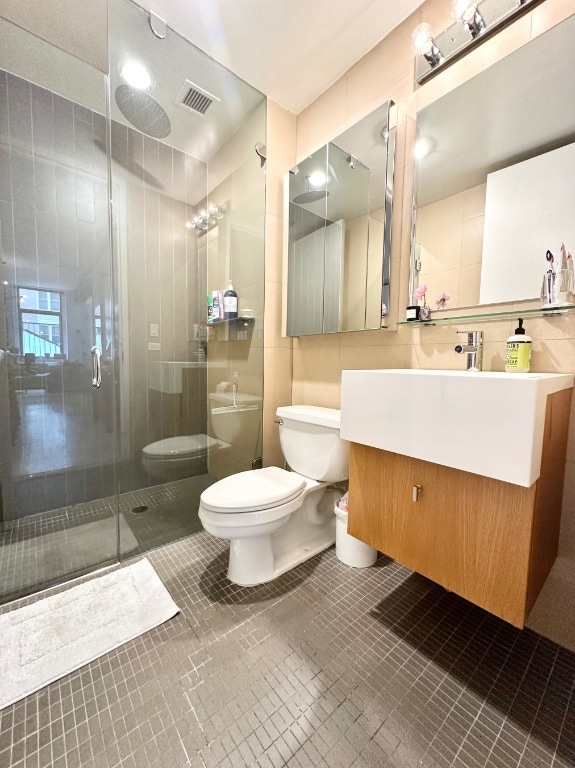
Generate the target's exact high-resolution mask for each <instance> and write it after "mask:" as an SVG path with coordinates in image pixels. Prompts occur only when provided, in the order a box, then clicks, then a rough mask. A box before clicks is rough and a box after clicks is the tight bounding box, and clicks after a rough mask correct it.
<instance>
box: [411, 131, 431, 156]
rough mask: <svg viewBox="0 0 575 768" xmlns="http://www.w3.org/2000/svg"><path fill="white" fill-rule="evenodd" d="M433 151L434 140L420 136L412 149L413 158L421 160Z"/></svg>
mask: <svg viewBox="0 0 575 768" xmlns="http://www.w3.org/2000/svg"><path fill="white" fill-rule="evenodd" d="M434 149H435V140H434V139H432V138H431V136H421V137H420V138H419V139H418V140H417V141H416V142H415V146H414V147H413V156H414V158H415V159H416V160H422V159H423V158H424V157H427V155H429V154H430V153H431V152H433V150H434Z"/></svg>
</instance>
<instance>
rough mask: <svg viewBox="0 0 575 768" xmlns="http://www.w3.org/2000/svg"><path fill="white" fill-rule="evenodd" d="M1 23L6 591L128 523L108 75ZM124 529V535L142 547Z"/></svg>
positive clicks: (83, 557)
mask: <svg viewBox="0 0 575 768" xmlns="http://www.w3.org/2000/svg"><path fill="white" fill-rule="evenodd" d="M0 37H1V39H2V47H1V49H0V238H1V241H0V244H1V262H0V281H1V282H0V285H1V288H2V301H1V302H0V490H1V493H0V499H1V504H0V600H8V599H11V598H13V597H16V596H18V595H22V594H26V593H29V592H35V591H37V590H38V589H40V588H42V587H44V586H47V585H50V584H54V583H57V582H59V581H62V580H64V579H66V578H69V577H70V576H71V575H76V574H81V573H83V572H86V571H88V570H92V569H93V568H94V567H95V566H97V565H99V564H104V563H110V562H114V561H116V560H117V559H118V557H119V552H118V529H119V528H120V529H121V528H122V526H123V525H125V523H123V521H121V520H120V519H119V518H118V516H117V493H116V485H117V479H116V461H115V458H116V434H115V405H114V403H115V386H114V380H115V375H114V348H115V345H114V338H113V334H114V322H113V320H114V318H113V310H114V302H113V300H112V279H111V275H112V268H111V266H112V265H111V248H110V211H109V172H108V158H107V145H108V141H107V133H108V121H107V117H106V115H107V83H106V76H105V75H104V74H102V73H100V72H98V71H97V70H95V69H93V68H92V67H90V66H89V65H87V64H85V63H83V62H81V61H79V60H77V59H75V58H74V57H72V56H70V55H68V54H66V53H64V52H62V51H61V50H59V49H57V48H55V47H53V46H51V45H50V44H48V43H46V42H44V41H42V40H40V39H38V38H36V37H34V36H33V35H31V34H29V33H27V32H25V31H24V30H22V29H20V28H18V27H16V26H14V25H12V24H10V23H8V22H6V21H4V20H0ZM98 362H99V364H100V370H99V371H97V370H96V369H95V367H94V366H95V365H96V364H97V363H98ZM98 375H99V378H100V379H101V384H100V386H99V388H93V386H92V383H93V376H95V377H97V376H98ZM124 534H125V535H124V536H123V542H124V546H125V548H126V549H129V547H130V545H131V544H132V546H133V547H135V544H136V542H135V539H134V537H133V536H131V538H130V532H129V530H126V531H124Z"/></svg>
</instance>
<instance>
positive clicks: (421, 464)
mask: <svg viewBox="0 0 575 768" xmlns="http://www.w3.org/2000/svg"><path fill="white" fill-rule="evenodd" d="M570 401H571V389H567V390H562V391H560V392H557V393H555V394H553V395H550V396H548V398H547V408H546V416H545V431H544V437H543V451H542V461H541V473H540V477H539V479H538V480H537V481H536V482H535V483H534V484H533V485H532V486H531V487H530V488H525V487H523V486H520V485H513V484H511V483H505V482H502V481H500V480H493V479H491V478H487V477H482V476H479V475H474V474H471V473H470V472H463V471H461V470H457V469H452V468H451V467H445V466H440V465H439V464H432V463H430V462H427V461H421V460H419V459H413V458H410V457H408V456H403V455H400V454H397V453H390V452H388V451H382V450H380V449H378V448H371V447H369V446H365V445H359V444H357V443H352V444H351V451H350V483H349V522H348V530H349V533H350V534H351V535H352V536H355V537H356V538H358V539H361V540H362V541H364V542H366V543H368V544H370V545H371V546H372V547H375V548H376V549H378V550H379V551H380V552H383V553H385V554H386V555H389V556H390V557H393V558H394V559H395V560H398V561H399V562H400V563H403V564H404V565H406V566H408V567H409V568H412V569H413V570H414V571H417V572H418V573H421V574H422V575H424V576H427V577H428V578H429V579H432V580H433V581H435V582H437V583H438V584H441V585H442V586H444V587H445V588H446V589H449V590H451V591H453V592H456V593H457V594H459V595H461V596H462V597H464V598H466V599H467V600H470V601H471V602H472V603H475V604H476V605H479V606H481V607H482V608H485V609H486V610H487V611H490V612H491V613H493V614H495V615H496V616H499V617H501V618H502V619H505V621H508V622H510V623H511V624H514V625H515V626H517V627H523V626H524V624H525V620H526V618H527V616H528V615H529V612H530V610H531V608H532V607H533V604H534V603H535V600H536V599H537V596H538V595H539V592H540V590H541V588H542V586H543V584H544V582H545V579H546V578H547V575H548V573H549V571H550V570H551V567H552V565H553V562H554V561H555V558H556V556H557V547H558V541H559V525H560V519H561V504H562V497H563V476H564V472H565V452H566V447H567V430H568V425H569V407H570ZM438 439H442V438H438ZM444 439H449V436H448V435H447V436H446V437H445V438H444ZM418 487H419V488H420V489H421V490H420V491H419V492H417V490H416V489H417V488H418ZM415 497H417V500H416V501H415V500H414V498H415Z"/></svg>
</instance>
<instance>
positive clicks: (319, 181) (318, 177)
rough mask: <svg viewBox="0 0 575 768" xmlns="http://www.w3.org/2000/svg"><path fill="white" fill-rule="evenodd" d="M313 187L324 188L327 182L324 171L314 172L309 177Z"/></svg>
mask: <svg viewBox="0 0 575 768" xmlns="http://www.w3.org/2000/svg"><path fill="white" fill-rule="evenodd" d="M307 180H308V181H309V184H310V186H311V187H323V185H324V184H325V183H326V181H327V176H326V175H325V173H324V172H323V171H314V172H313V173H310V175H309V176H308V177H307Z"/></svg>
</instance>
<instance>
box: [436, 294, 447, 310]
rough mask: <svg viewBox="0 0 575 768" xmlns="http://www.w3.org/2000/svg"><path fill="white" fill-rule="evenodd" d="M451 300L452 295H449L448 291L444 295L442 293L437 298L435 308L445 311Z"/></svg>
mask: <svg viewBox="0 0 575 768" xmlns="http://www.w3.org/2000/svg"><path fill="white" fill-rule="evenodd" d="M450 299H451V294H450V293H447V291H443V293H440V294H439V296H436V297H435V306H436V307H437V309H444V308H445V306H446V304H447V302H448V301H449V300H450Z"/></svg>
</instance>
